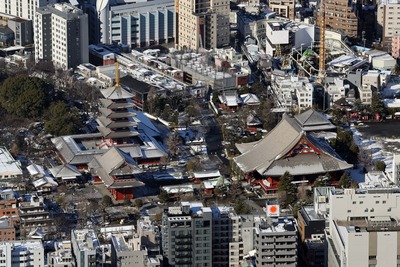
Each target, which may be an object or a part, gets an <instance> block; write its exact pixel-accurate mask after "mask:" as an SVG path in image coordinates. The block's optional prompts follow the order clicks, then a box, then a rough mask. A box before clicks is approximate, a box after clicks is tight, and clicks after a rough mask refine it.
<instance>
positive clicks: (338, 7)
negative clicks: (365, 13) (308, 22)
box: [318, 0, 358, 37]
mask: <svg viewBox="0 0 400 267" xmlns="http://www.w3.org/2000/svg"><path fill="white" fill-rule="evenodd" d="M324 12H325V24H326V28H327V29H333V30H336V31H339V32H340V33H343V34H344V35H347V36H351V37H356V36H358V19H357V16H356V14H355V13H354V11H353V7H352V6H351V2H349V1H347V0H337V1H326V2H325V11H324ZM318 18H320V16H319V17H318ZM320 22H321V21H320V20H319V23H318V24H319V25H321V23H320Z"/></svg>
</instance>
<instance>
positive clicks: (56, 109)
mask: <svg viewBox="0 0 400 267" xmlns="http://www.w3.org/2000/svg"><path fill="white" fill-rule="evenodd" d="M46 119H47V120H46V122H45V130H46V131H47V132H48V133H50V134H53V135H56V136H60V135H68V134H74V133H77V132H79V129H80V128H81V127H82V121H81V118H80V115H79V111H78V109H77V108H70V107H69V106H68V105H67V104H65V103H64V102H61V101H59V102H56V103H53V104H52V105H51V106H50V108H49V109H48V111H47V112H46Z"/></svg>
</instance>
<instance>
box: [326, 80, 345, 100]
mask: <svg viewBox="0 0 400 267" xmlns="http://www.w3.org/2000/svg"><path fill="white" fill-rule="evenodd" d="M344 81H345V80H344V79H342V78H340V77H335V78H334V80H333V82H330V83H328V86H327V92H328V94H329V98H330V99H329V103H334V102H336V101H338V100H339V99H341V98H344V97H346V89H347V90H349V89H350V85H348V84H344Z"/></svg>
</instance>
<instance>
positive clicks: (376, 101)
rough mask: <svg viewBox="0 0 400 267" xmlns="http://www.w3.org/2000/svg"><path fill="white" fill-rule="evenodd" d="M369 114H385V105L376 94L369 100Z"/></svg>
mask: <svg viewBox="0 0 400 267" xmlns="http://www.w3.org/2000/svg"><path fill="white" fill-rule="evenodd" d="M371 112H372V113H375V114H379V115H384V114H385V112H386V109H385V105H384V104H383V101H382V99H381V98H380V97H379V95H378V93H376V92H375V93H373V94H372V98H371Z"/></svg>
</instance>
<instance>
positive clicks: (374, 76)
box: [362, 70, 381, 90]
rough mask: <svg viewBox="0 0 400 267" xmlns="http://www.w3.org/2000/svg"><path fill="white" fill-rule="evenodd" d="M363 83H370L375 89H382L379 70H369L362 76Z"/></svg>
mask: <svg viewBox="0 0 400 267" xmlns="http://www.w3.org/2000/svg"><path fill="white" fill-rule="evenodd" d="M362 84H363V85H368V86H370V87H371V88H373V89H374V90H380V89H381V79H380V72H379V71H377V70H369V71H368V72H367V73H365V74H364V75H363V76H362Z"/></svg>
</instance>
